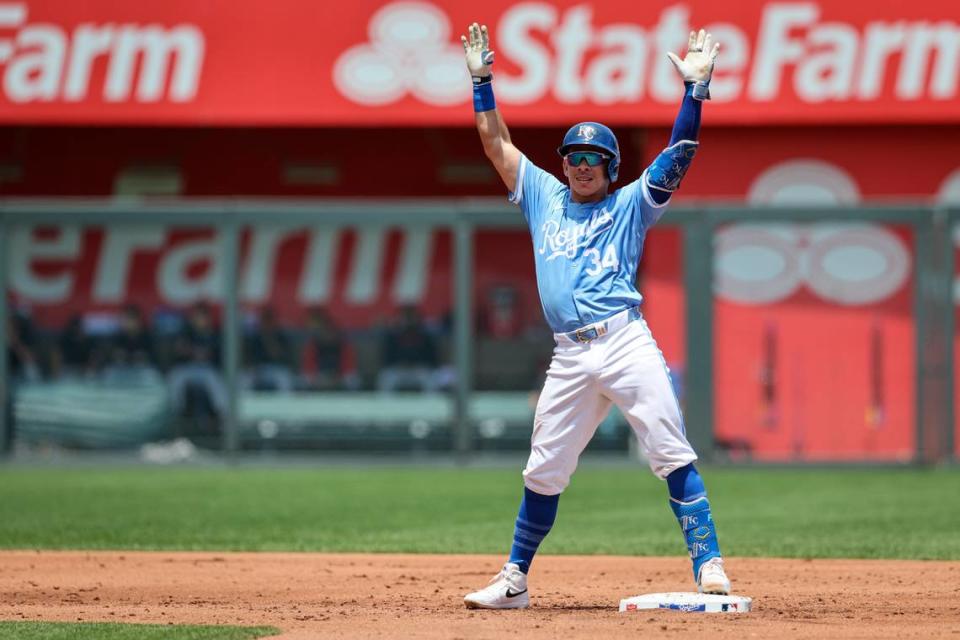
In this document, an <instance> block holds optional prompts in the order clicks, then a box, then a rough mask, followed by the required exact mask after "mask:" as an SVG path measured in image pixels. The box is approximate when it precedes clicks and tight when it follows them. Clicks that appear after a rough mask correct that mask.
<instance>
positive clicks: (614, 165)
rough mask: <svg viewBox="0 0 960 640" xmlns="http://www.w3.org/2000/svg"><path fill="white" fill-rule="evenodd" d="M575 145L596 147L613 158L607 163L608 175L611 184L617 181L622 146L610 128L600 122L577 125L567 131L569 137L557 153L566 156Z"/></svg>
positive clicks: (564, 138) (564, 137)
mask: <svg viewBox="0 0 960 640" xmlns="http://www.w3.org/2000/svg"><path fill="white" fill-rule="evenodd" d="M574 145H587V146H590V147H595V148H597V149H600V150H601V151H605V152H606V153H609V154H610V155H611V156H613V157H612V158H611V159H610V162H608V163H607V175H608V176H609V177H610V182H616V181H617V172H618V171H619V170H620V145H618V144H617V136H615V135H613V131H611V130H610V127H608V126H606V125H603V124H600V123H599V122H581V123H580V124H575V125H573V126H572V127H570V130H569V131H567V135H565V136H563V144H562V145H560V148H559V149H557V153H559V154H560V155H561V156H566V155H567V153H569V151H570V147H572V146H574Z"/></svg>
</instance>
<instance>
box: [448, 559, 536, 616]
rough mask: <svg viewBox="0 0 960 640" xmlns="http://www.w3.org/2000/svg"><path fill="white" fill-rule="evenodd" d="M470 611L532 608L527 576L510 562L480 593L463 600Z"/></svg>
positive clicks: (470, 594) (468, 595)
mask: <svg viewBox="0 0 960 640" xmlns="http://www.w3.org/2000/svg"><path fill="white" fill-rule="evenodd" d="M463 602H464V604H466V605H467V608H468V609H526V608H527V607H529V606H530V594H529V593H527V574H525V573H524V572H523V571H520V567H518V566H517V565H515V564H513V563H511V562H508V563H507V564H505V565H503V569H501V570H500V573H498V574H497V575H495V576H494V577H493V579H492V580H491V581H490V584H488V585H487V586H486V587H484V588H483V589H481V590H480V591H474V592H473V593H468V594H467V596H466V597H465V598H464V599H463Z"/></svg>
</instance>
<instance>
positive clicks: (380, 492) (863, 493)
mask: <svg viewBox="0 0 960 640" xmlns="http://www.w3.org/2000/svg"><path fill="white" fill-rule="evenodd" d="M704 476H705V478H706V480H707V486H708V489H709V491H710V497H711V502H712V504H713V512H714V517H715V519H716V521H717V524H718V531H719V535H720V541H721V543H722V545H723V549H724V552H725V553H726V554H728V555H741V556H781V557H849V558H921V559H953V560H957V559H960V509H957V508H956V507H957V496H958V495H960V471H957V470H932V471H929V470H912V469H874V470H824V469H806V470H794V469H729V468H720V469H709V468H708V469H706V470H705V471H704ZM520 492H521V481H520V476H519V470H504V469H474V468H466V469H455V468H427V469H423V468H413V467H401V468H384V467H370V468H318V469H306V468H276V469H268V468H262V467H256V468H249V467H237V468H227V469H224V468H191V467H177V468H152V467H151V468H111V469H106V470H94V469H76V468H74V469H52V468H22V467H6V468H4V467H0V548H9V549H169V550H175V549H204V550H262V551H373V552H425V553H426V552H431V553H504V552H505V551H506V550H507V549H508V547H509V544H510V540H511V536H512V531H513V520H514V518H515V517H516V507H517V503H518V499H519V496H520ZM542 550H543V551H544V552H545V553H556V554H626V555H678V556H679V555H682V554H683V553H684V552H685V549H684V547H683V544H682V541H681V538H680V534H679V532H678V527H677V524H676V521H675V520H674V519H673V516H672V513H671V512H670V510H669V507H668V506H667V502H666V487H665V485H664V483H662V482H660V481H658V480H657V479H655V478H654V477H652V476H651V475H650V473H649V472H648V471H647V470H646V469H645V468H643V467H641V466H639V465H638V466H636V467H631V468H627V467H622V466H617V467H602V466H600V467H598V466H596V465H594V466H591V464H590V462H589V461H586V462H585V463H584V464H583V465H582V466H581V469H580V470H579V471H578V472H577V475H576V476H575V477H574V481H573V484H572V485H571V487H570V488H569V489H568V490H567V492H565V494H564V496H563V499H562V500H561V501H560V513H559V516H558V518H557V524H556V526H555V528H554V531H553V533H551V535H550V536H549V537H548V538H547V540H546V541H545V542H544V545H543V547H542Z"/></svg>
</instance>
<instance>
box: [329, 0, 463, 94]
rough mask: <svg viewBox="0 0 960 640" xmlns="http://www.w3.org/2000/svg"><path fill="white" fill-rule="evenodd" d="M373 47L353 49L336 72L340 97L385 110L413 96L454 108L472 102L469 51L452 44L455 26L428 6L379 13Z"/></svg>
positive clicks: (402, 5) (372, 29)
mask: <svg viewBox="0 0 960 640" xmlns="http://www.w3.org/2000/svg"><path fill="white" fill-rule="evenodd" d="M367 34H368V36H369V38H370V41H369V42H365V43H363V44H358V45H356V46H354V47H351V48H350V49H347V50H346V51H344V52H343V54H342V55H341V56H340V57H339V58H338V59H337V62H336V64H335V65H334V68H333V81H334V83H335V84H336V86H337V89H339V90H340V92H341V93H342V94H343V95H344V96H346V97H347V98H349V99H350V100H353V101H354V102H358V103H360V104H365V105H369V106H380V105H385V104H390V103H393V102H396V101H397V100H400V99H401V98H403V97H404V96H405V95H407V94H408V93H409V94H412V95H414V96H415V97H416V98H417V99H419V100H420V101H422V102H426V103H428V104H432V105H437V106H448V105H453V104H458V103H461V102H464V101H466V100H467V99H468V98H469V97H470V91H471V89H470V82H469V79H468V78H467V76H466V74H467V71H466V67H465V66H464V63H463V48H462V47H461V46H460V45H459V44H452V43H451V42H450V35H451V31H450V21H449V19H448V18H447V16H446V14H444V13H443V11H441V10H440V9H438V8H437V7H435V6H433V5H432V4H428V3H425V2H395V3H393V4H388V5H387V6H385V7H383V8H382V9H380V10H379V11H377V12H376V13H375V14H374V15H373V17H372V18H371V19H370V24H369V26H368V28H367Z"/></svg>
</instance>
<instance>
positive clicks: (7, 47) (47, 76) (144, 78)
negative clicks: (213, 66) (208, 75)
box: [0, 3, 205, 103]
mask: <svg viewBox="0 0 960 640" xmlns="http://www.w3.org/2000/svg"><path fill="white" fill-rule="evenodd" d="M27 17H28V15H27V5H25V4H22V3H14V4H0V73H2V75H3V95H4V97H5V98H6V99H7V100H9V101H10V102H15V103H29V102H51V101H54V100H64V101H67V102H79V101H82V100H85V99H87V97H88V95H91V94H93V93H95V91H96V90H97V88H96V87H93V86H91V85H92V82H91V76H92V70H93V68H94V66H95V65H97V64H98V63H100V60H101V59H103V60H104V62H103V64H105V65H106V77H105V79H104V81H103V87H102V88H101V89H100V94H101V97H102V99H103V100H104V101H105V102H127V101H131V100H132V101H135V102H141V103H151V102H160V101H162V100H169V101H170V102H190V101H191V100H193V99H194V97H196V95H197V89H198V87H199V83H200V74H201V70H202V68H203V56H204V49H205V41H204V36H203V32H202V31H201V30H200V29H199V28H198V27H196V26H194V25H189V24H179V25H176V26H172V27H163V26H160V25H156V24H149V25H137V24H115V23H109V24H103V25H94V24H89V23H85V24H80V25H78V26H77V27H76V28H75V29H74V30H73V32H67V31H66V30H64V29H62V28H61V27H59V26H57V25H53V24H46V23H35V24H31V23H28V22H27Z"/></svg>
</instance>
